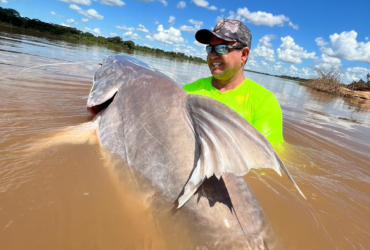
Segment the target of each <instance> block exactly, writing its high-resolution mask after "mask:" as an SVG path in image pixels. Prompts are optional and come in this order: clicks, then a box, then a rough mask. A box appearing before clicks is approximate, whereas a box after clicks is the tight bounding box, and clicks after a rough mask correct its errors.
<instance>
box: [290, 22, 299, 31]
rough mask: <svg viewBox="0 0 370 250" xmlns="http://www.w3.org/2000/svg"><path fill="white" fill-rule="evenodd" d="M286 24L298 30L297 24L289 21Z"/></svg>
mask: <svg viewBox="0 0 370 250" xmlns="http://www.w3.org/2000/svg"><path fill="white" fill-rule="evenodd" d="M288 25H289V26H290V27H292V28H293V29H295V30H298V25H297V24H293V23H292V22H290V21H289V23H288Z"/></svg>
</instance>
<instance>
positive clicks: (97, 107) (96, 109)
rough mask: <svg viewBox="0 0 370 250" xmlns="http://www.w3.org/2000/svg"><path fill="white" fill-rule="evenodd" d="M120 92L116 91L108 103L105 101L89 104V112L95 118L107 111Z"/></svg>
mask: <svg viewBox="0 0 370 250" xmlns="http://www.w3.org/2000/svg"><path fill="white" fill-rule="evenodd" d="M117 92H118V91H115V92H114V93H113V95H112V97H111V98H109V99H107V100H106V101H103V102H101V103H88V104H87V111H88V112H89V113H90V114H92V115H93V116H96V115H97V114H99V113H101V112H103V111H104V110H106V109H107V108H108V107H109V105H110V104H111V103H112V102H113V100H114V98H115V97H116V95H117Z"/></svg>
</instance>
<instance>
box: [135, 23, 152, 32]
mask: <svg viewBox="0 0 370 250" xmlns="http://www.w3.org/2000/svg"><path fill="white" fill-rule="evenodd" d="M136 30H137V31H140V32H143V33H148V32H149V30H147V29H146V28H145V27H144V25H141V24H139V25H138V27H137V28H136Z"/></svg>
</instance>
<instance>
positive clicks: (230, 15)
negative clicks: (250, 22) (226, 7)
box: [221, 10, 245, 22]
mask: <svg viewBox="0 0 370 250" xmlns="http://www.w3.org/2000/svg"><path fill="white" fill-rule="evenodd" d="M221 19H222V18H221ZM227 19H235V20H239V21H242V22H245V18H244V17H242V16H241V15H240V14H236V13H235V12H234V11H231V10H230V11H229V16H228V17H227Z"/></svg>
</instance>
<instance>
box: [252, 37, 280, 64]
mask: <svg viewBox="0 0 370 250" xmlns="http://www.w3.org/2000/svg"><path fill="white" fill-rule="evenodd" d="M271 39H275V36H274V35H265V36H264V37H262V38H261V39H260V40H259V41H258V44H257V47H256V48H255V49H253V51H252V52H251V54H252V55H253V56H256V57H264V59H265V60H266V61H268V62H275V52H274V50H273V49H271V47H272V44H271V43H270V41H271Z"/></svg>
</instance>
